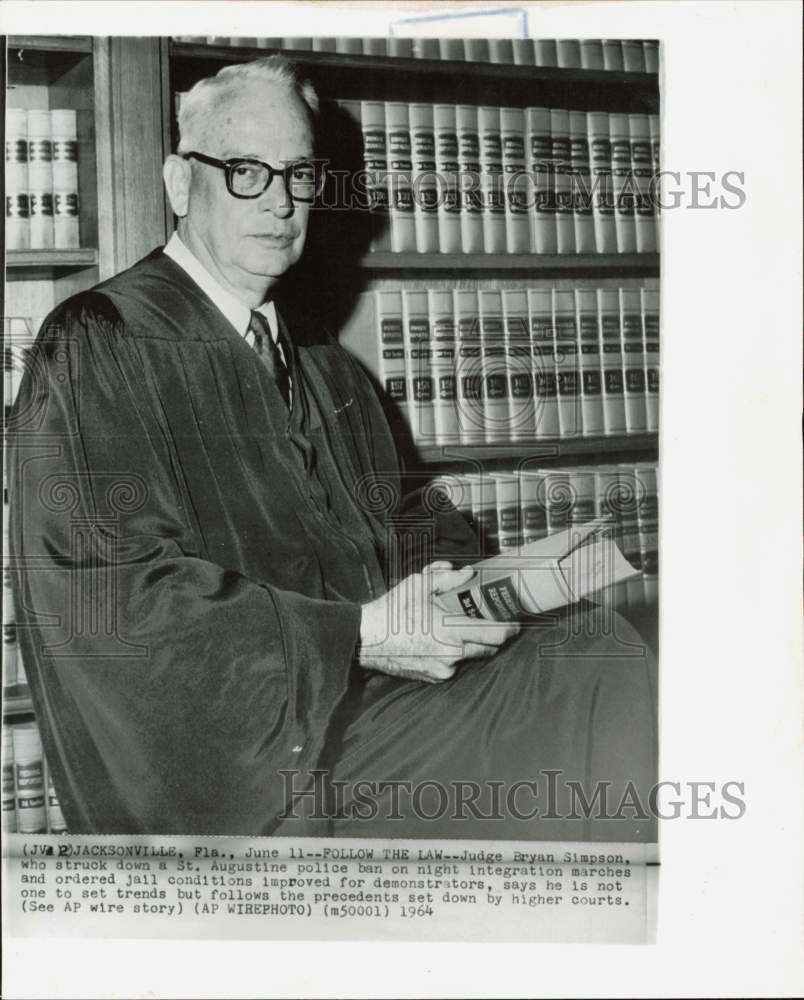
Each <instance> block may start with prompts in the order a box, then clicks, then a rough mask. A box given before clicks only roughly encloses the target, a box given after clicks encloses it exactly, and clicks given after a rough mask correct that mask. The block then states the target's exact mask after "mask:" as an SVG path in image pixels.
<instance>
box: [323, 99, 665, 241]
mask: <svg viewBox="0 0 804 1000" xmlns="http://www.w3.org/2000/svg"><path fill="white" fill-rule="evenodd" d="M338 104H339V105H340V107H341V109H342V110H343V111H344V112H345V113H346V114H348V115H349V116H350V117H351V119H352V120H353V122H354V123H355V128H359V129H360V130H361V131H362V135H363V161H364V162H363V166H364V171H363V174H362V177H361V182H362V183H363V185H364V187H365V199H364V201H365V204H366V205H367V207H369V208H370V210H371V211H372V212H373V213H374V216H375V218H374V226H373V239H372V244H371V248H372V249H373V250H378V251H389V250H390V251H392V252H417V253H472V254H479V253H537V254H574V253H655V252H656V251H657V249H658V246H659V215H658V211H657V209H658V207H659V169H660V167H659V118H658V116H657V115H648V114H626V113H615V112H606V111H569V110H566V109H562V108H546V107H528V108H512V107H491V106H480V107H477V106H475V105H469V104H457V105H456V104H420V103H410V104H408V103H404V102H398V101H386V102H384V101H356V100H340V101H338ZM362 193H363V192H362V191H361V192H360V194H362Z"/></svg>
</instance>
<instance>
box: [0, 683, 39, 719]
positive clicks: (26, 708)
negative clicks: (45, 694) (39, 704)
mask: <svg viewBox="0 0 804 1000" xmlns="http://www.w3.org/2000/svg"><path fill="white" fill-rule="evenodd" d="M32 712H33V702H32V701H31V691H30V688H29V687H28V685H27V684H11V685H10V686H9V687H5V688H3V716H4V717H6V716H12V715H30V714H31V713H32Z"/></svg>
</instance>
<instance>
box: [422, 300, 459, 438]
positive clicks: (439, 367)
mask: <svg viewBox="0 0 804 1000" xmlns="http://www.w3.org/2000/svg"><path fill="white" fill-rule="evenodd" d="M427 307H428V313H429V317H430V345H431V355H430V359H431V366H430V367H431V372H432V377H433V397H434V398H433V424H434V433H435V442H436V444H441V445H443V444H455V443H457V442H458V441H459V440H460V435H459V433H458V414H457V411H456V392H455V315H454V312H453V301H452V292H451V290H449V289H430V290H429V291H428V292H427Z"/></svg>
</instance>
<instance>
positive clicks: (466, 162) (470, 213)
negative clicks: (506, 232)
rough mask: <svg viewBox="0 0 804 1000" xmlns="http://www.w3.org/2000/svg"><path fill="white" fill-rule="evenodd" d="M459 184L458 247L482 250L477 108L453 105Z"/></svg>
mask: <svg viewBox="0 0 804 1000" xmlns="http://www.w3.org/2000/svg"><path fill="white" fill-rule="evenodd" d="M455 129H456V132H457V135H458V162H459V165H460V173H459V179H460V184H461V246H462V248H463V252H464V253H483V247H484V244H483V195H482V191H481V187H480V141H479V137H478V121H477V108H476V107H472V106H471V105H468V104H459V105H457V107H456V108H455Z"/></svg>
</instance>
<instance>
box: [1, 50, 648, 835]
mask: <svg viewBox="0 0 804 1000" xmlns="http://www.w3.org/2000/svg"><path fill="white" fill-rule="evenodd" d="M316 114H317V102H316V98H315V94H314V92H313V91H312V89H311V88H310V87H309V85H307V84H305V83H304V82H302V81H300V80H299V79H298V78H297V75H296V73H295V70H294V68H293V67H292V65H291V64H290V63H288V62H287V61H285V60H283V59H281V58H278V57H271V58H268V59H264V60H259V61H258V62H255V63H251V64H247V65H242V66H232V67H228V68H226V69H224V70H222V71H221V72H220V73H218V75H217V76H216V77H214V78H212V79H207V80H202V81H201V82H200V83H198V84H197V85H196V86H195V87H194V88H193V90H192V91H191V92H190V93H189V94H188V95H187V96H186V99H185V103H184V105H183V107H182V110H181V114H180V119H179V125H180V133H181V140H180V145H179V150H178V153H177V154H175V155H171V156H169V157H168V159H167V161H166V163H165V168H164V179H165V184H166V187H167V192H168V195H169V198H170V202H171V205H172V206H173V210H174V212H175V214H176V216H177V217H178V219H179V222H178V229H177V232H176V233H175V234H174V235H173V236H172V238H171V239H170V241H169V242H168V244H167V246H165V247H164V248H161V249H157V250H154V251H153V252H152V253H151V254H150V255H149V256H148V257H146V258H145V259H144V260H142V261H140V262H139V263H137V264H136V265H134V266H133V267H132V268H130V269H129V270H128V271H125V272H123V273H122V274H119V275H117V276H116V277H114V278H112V279H111V280H109V281H106V282H104V283H102V284H100V285H98V286H97V287H96V288H94V289H93V290H91V291H89V292H87V293H82V294H79V295H77V296H74V297H73V298H71V299H69V300H67V301H66V302H64V303H63V304H62V305H61V306H59V307H58V308H57V309H56V310H55V311H54V312H53V313H52V314H51V316H50V317H49V318H48V320H47V321H46V323H45V325H44V327H43V331H42V333H41V334H40V338H39V341H38V348H37V353H36V355H35V361H36V363H35V364H34V366H33V367H32V371H31V372H30V373H29V375H28V376H27V377H26V380H25V382H24V384H23V387H22V391H21V396H20V400H19V402H18V405H17V410H16V415H15V421H16V427H17V431H16V434H15V440H14V442H13V444H14V450H13V455H12V461H11V475H12V481H11V494H12V502H13V512H12V537H13V544H14V547H15V549H16V553H15V554H16V555H17V557H18V558H17V564H18V565H19V567H20V569H19V572H18V575H17V580H16V587H17V599H18V604H19V609H18V619H19V621H20V622H21V625H22V627H21V628H20V633H21V643H22V648H23V651H24V655H25V660H26V666H27V667H28V672H29V679H30V685H31V691H32V696H33V701H34V707H35V710H36V714H37V718H38V720H39V722H40V726H41V729H42V735H43V740H44V744H45V748H46V752H47V754H48V757H49V760H50V762H51V766H52V770H53V776H54V780H55V785H56V789H57V792H58V794H59V797H60V800H61V803H62V808H63V811H64V815H65V817H66V820H67V824H68V827H69V829H70V830H71V831H72V832H75V833H88V832H109V833H138V832H151V833H195V834H252V835H257V834H274V833H294V834H297V833H302V832H314V833H322V832H328V833H336V834H356V835H361V834H362V835H375V834H378V833H382V834H386V835H389V836H405V835H428V836H429V835H432V836H435V835H440V836H448V835H452V836H459V837H460V836H475V837H478V836H482V837H489V838H502V837H505V838H512V837H518V838H539V837H550V836H558V835H566V836H570V837H577V838H580V837H582V836H584V835H593V836H596V837H597V838H599V839H625V838H629V839H630V838H633V839H645V838H647V837H649V836H650V823H649V822H648V821H647V817H646V816H645V815H644V813H642V814H639V813H637V812H635V811H634V810H633V809H632V810H630V811H625V812H623V811H620V813H619V815H616V818H615V819H613V820H612V821H611V824H610V825H609V826H606V824H605V823H603V824H602V825H599V824H598V825H597V826H595V825H594V823H593V825H592V826H591V827H590V825H589V823H588V822H587V820H585V819H583V818H582V817H580V816H579V815H578V813H577V810H576V813H575V817H574V818H570V819H565V818H562V816H561V815H559V812H558V811H557V810H556V801H557V800H556V799H555V796H553V799H552V801H551V800H550V789H549V788H548V785H549V784H550V780H551V778H550V775H549V774H548V777H547V784H544V779H542V780H541V781H539V778H540V774H542V773H544V772H545V769H555V770H560V771H561V772H562V776H565V777H568V778H570V779H575V780H577V781H579V782H580V783H581V785H582V788H583V790H584V792H585V794H586V797H587V798H589V797H590V796H591V795H592V793H593V784H594V782H595V781H604V782H612V783H613V786H614V787H616V788H617V789H619V790H620V791H622V790H623V789H624V788H626V787H627V786H628V784H629V782H633V783H634V786H633V787H635V788H636V789H638V790H639V792H640V793H642V792H644V791H645V789H646V788H647V786H648V784H649V781H650V778H651V777H652V775H653V769H654V723H653V715H652V703H653V702H652V696H651V693H650V690H649V681H648V671H647V668H646V662H645V658H644V655H643V652H644V651H643V648H642V647H641V646H640V645H639V643H638V639H637V637H636V636H635V634H634V633H632V632H630V633H629V632H628V631H627V626H624V625H623V623H621V622H619V623H618V628H619V632H618V633H617V634H611V633H610V630H608V631H607V632H606V634H604V631H606V630H604V629H603V628H602V627H601V621H602V619H601V618H600V616H599V615H596V614H595V613H594V612H585V613H584V614H583V615H576V616H572V621H573V622H574V625H577V624H578V622H581V624H582V625H583V626H584V628H583V629H581V631H582V632H583V633H584V634H583V635H573V634H570V633H571V631H572V628H573V627H574V626H572V625H571V622H570V618H569V617H565V618H561V619H560V620H559V621H558V622H557V623H553V625H552V626H551V627H549V628H545V627H542V628H541V629H537V630H529V631H528V633H527V635H522V636H520V637H518V638H513V636H514V634H515V632H516V631H517V630H516V629H515V628H514V627H513V626H503V625H499V624H496V623H477V622H471V621H468V620H467V622H466V623H465V624H464V625H455V624H454V623H451V624H450V623H447V622H445V621H444V619H443V614H442V613H441V611H440V608H439V605H438V603H437V596H436V595H437V593H438V591H439V590H444V589H447V588H449V587H452V586H454V585H456V584H457V583H460V582H463V581H465V580H466V579H468V578H469V577H470V576H471V573H472V570H471V568H466V569H462V570H457V569H452V568H451V566H450V563H449V562H444V561H438V562H435V563H432V564H431V565H429V566H426V567H419V569H420V570H421V572H420V573H418V574H417V575H415V576H413V577H412V578H409V579H407V580H405V581H403V582H402V583H401V584H397V585H396V586H393V584H391V589H390V590H389V589H388V588H389V581H388V579H387V575H386V567H387V565H389V562H390V561H391V553H389V552H388V551H387V550H386V548H387V544H388V539H389V538H390V537H391V534H390V533H389V532H388V531H387V525H386V523H385V521H384V515H382V514H377V513H373V512H372V509H371V505H370V504H365V503H361V502H360V495H361V488H362V484H364V483H365V481H366V477H367V476H370V475H374V476H379V477H383V476H385V477H390V481H391V482H393V481H394V477H395V476H396V475H397V466H396V457H395V452H394V447H393V441H392V440H391V438H390V435H389V432H388V429H387V426H386V424H385V422H384V418H383V416H382V411H381V409H380V407H379V405H378V402H377V400H376V398H375V396H374V394H373V389H372V387H371V385H370V383H369V382H368V381H367V379H366V377H365V376H364V375H363V373H362V372H361V371H360V370H359V368H358V367H357V366H356V364H355V363H354V362H353V361H352V360H351V359H350V357H349V356H348V355H347V354H346V353H345V352H344V351H343V350H342V349H341V348H339V347H338V345H337V344H336V343H335V342H334V340H333V339H332V338H331V337H330V336H329V335H328V334H326V333H324V332H323V331H322V330H320V329H318V328H316V327H315V326H312V327H311V326H310V325H306V324H305V323H304V322H303V321H302V319H300V318H298V317H291V316H290V315H287V314H285V313H283V312H281V311H280V310H279V309H277V305H276V294H277V292H278V290H279V282H280V279H281V278H282V276H283V275H284V274H285V273H286V272H287V271H288V270H289V269H290V268H291V267H292V266H293V265H294V264H295V263H296V262H297V261H298V260H299V257H300V256H301V254H302V251H303V248H304V243H305V236H306V232H307V225H308V218H309V214H310V209H311V205H312V204H313V202H314V200H315V197H316V195H317V193H318V192H319V190H320V173H319V170H318V168H317V166H316V164H315V163H314V162H313V154H314V152H315V150H314V124H315V120H316ZM322 280H324V278H323V276H322ZM467 541H469V532H468V528H466V527H465V525H464V524H463V522H462V521H460V519H458V517H457V515H453V516H452V517H451V516H450V514H449V513H447V514H444V515H442V516H441V517H440V518H439V522H438V531H437V538H436V554H437V555H442V556H443V555H445V554H447V555H448V554H449V553H450V552H457V551H460V550H461V547H462V546H464V547H465V546H466V543H467ZM439 545H441V548H440V549H439ZM395 620H401V621H402V622H403V623H404V627H403V628H402V629H399V628H395V627H392V626H391V625H390V624H389V623H391V622H392V621H395ZM624 640H625V641H624ZM502 646H505V648H504V649H500V647H502ZM625 653H628V654H631V655H630V656H625V655H624V654H625ZM494 654H496V655H494ZM553 777H554V776H553ZM456 782H457V785H459V786H460V787H459V791H460V795H459V796H457V798H456V797H455V796H454V795H453V794H452V793H453V791H454V788H455V787H457V786H456ZM514 782H519V785H518V786H517V788H516V792H517V795H516V796H514V795H512V794H511V788H512V787H513V784H512V783H514ZM528 783H529V784H528ZM537 784H538V787H537ZM554 784H555V782H554ZM425 785H427V788H426V789H424V786H425ZM442 788H443V789H444V794H446V795H447V796H448V799H449V806H450V808H449V810H445V809H443V808H435V807H434V803H435V805H436V806H440V803H441V801H442V799H443V795H442V791H441V789H442ZM419 791H421V794H419V796H418V799H416V793H418V792H419ZM553 791H555V789H553ZM411 792H412V793H413V795H412V797H410V793H411ZM425 792H426V793H427V794H425ZM404 793H408V796H409V797H408V798H407V799H405V798H404ZM428 796H429V797H428ZM495 796H496V798H495ZM539 796H541V798H540V797H539ZM403 799H404V801H403ZM459 799H460V801H459ZM567 801H569V800H567ZM617 801H618V800H617V799H612V800H611V804H610V807H609V808H610V811H611V809H612V806H613V807H614V808H616V805H617ZM457 806H460V807H461V808H460V809H459V810H458V811H457V812H456V808H457ZM551 807H552V812H551ZM451 815H452V816H454V817H455V818H453V819H450V816H451ZM428 817H429V818H428Z"/></svg>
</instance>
